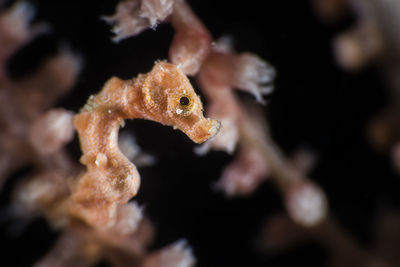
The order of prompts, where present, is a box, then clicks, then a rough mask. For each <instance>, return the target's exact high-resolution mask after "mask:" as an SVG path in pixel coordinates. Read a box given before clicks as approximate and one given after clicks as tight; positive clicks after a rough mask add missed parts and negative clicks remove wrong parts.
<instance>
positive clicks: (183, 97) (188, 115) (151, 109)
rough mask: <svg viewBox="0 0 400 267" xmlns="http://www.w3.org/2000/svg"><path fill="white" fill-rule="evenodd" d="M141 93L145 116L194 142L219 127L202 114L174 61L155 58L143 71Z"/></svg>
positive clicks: (183, 75) (192, 90) (187, 81)
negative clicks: (146, 113) (179, 132)
mask: <svg viewBox="0 0 400 267" xmlns="http://www.w3.org/2000/svg"><path fill="white" fill-rule="evenodd" d="M142 94H143V101H144V105H145V108H146V109H147V111H148V114H149V116H150V117H151V118H149V119H151V120H155V121H158V122H160V123H162V124H166V125H170V126H173V127H174V128H178V129H180V130H181V131H183V132H184V133H185V134H186V135H187V136H189V138H190V139H192V140H193V141H194V142H196V143H202V142H204V141H206V140H207V139H208V138H210V137H212V136H213V135H215V134H216V133H217V132H218V130H219V128H220V123H219V122H218V121H216V120H212V119H208V118H204V116H203V105H202V103H201V101H200V98H199V96H198V95H197V94H196V93H195V91H194V89H193V87H192V85H191V84H190V81H189V80H188V78H187V77H186V75H185V74H184V73H183V72H182V71H181V70H180V69H179V68H178V67H177V66H176V65H174V64H170V63H167V62H162V61H161V62H157V63H156V65H155V66H154V67H153V69H152V70H151V72H149V73H148V74H146V77H145V81H144V84H143V87H142Z"/></svg>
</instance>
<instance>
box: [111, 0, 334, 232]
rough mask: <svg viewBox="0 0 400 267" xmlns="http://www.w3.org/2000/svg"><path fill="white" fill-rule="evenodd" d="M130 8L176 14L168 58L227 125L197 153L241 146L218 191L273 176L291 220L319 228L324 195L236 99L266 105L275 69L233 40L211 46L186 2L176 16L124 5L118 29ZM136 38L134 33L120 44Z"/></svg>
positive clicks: (250, 187) (178, 2)
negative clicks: (246, 97)
mask: <svg viewBox="0 0 400 267" xmlns="http://www.w3.org/2000/svg"><path fill="white" fill-rule="evenodd" d="M129 2H131V3H133V2H134V3H136V4H137V5H139V2H140V3H141V4H142V5H144V4H146V5H152V8H153V9H155V10H159V9H163V8H164V9H165V10H166V9H168V10H169V11H168V12H171V14H170V15H169V16H168V17H167V18H166V19H165V21H166V22H170V23H171V24H172V26H173V28H174V30H175V36H174V39H173V41H172V44H171V47H170V50H169V57H170V59H171V61H172V62H173V63H175V64H177V65H178V66H179V67H180V68H181V69H182V71H183V72H184V73H186V74H188V75H196V78H197V79H198V81H199V84H200V86H201V89H202V91H203V92H204V94H205V95H206V97H207V99H208V100H209V106H208V108H207V114H208V116H211V117H213V118H216V119H218V120H219V121H221V123H222V129H221V131H220V133H219V135H217V136H216V137H215V138H213V139H211V140H210V141H209V142H208V143H206V144H204V145H203V147H201V148H199V149H197V152H199V153H201V154H204V153H205V152H207V151H208V150H209V149H216V150H224V151H227V152H228V153H233V151H234V150H235V148H236V146H237V144H239V152H238V153H239V155H238V157H237V158H236V160H235V161H234V162H233V163H232V164H231V165H229V166H228V167H227V168H226V169H225V170H224V172H223V175H222V179H221V181H220V182H219V183H218V184H217V187H218V188H220V189H222V190H223V191H224V192H225V193H227V194H228V195H235V194H249V193H251V192H253V191H254V190H255V189H256V188H257V186H258V185H259V184H260V183H261V181H263V180H264V179H265V178H266V177H267V176H272V177H274V180H275V181H276V184H277V185H278V187H279V188H280V189H281V190H282V192H283V194H284V197H285V202H286V206H287V209H288V212H289V213H290V214H291V216H292V218H293V219H294V220H295V221H296V222H298V223H300V224H303V225H307V226H311V225H315V224H317V223H319V222H320V221H321V220H322V219H323V218H324V216H325V213H326V209H327V204H326V198H325V195H324V193H323V192H322V190H321V189H319V187H317V186H316V185H314V183H312V182H311V180H309V179H308V178H306V177H304V175H303V174H301V173H299V172H297V171H296V170H295V169H294V168H292V167H291V166H290V164H289V161H288V160H286V159H285V158H284V157H283V155H282V152H281V151H280V150H279V149H278V148H277V146H276V145H275V144H274V143H273V142H272V140H271V138H270V136H269V134H268V129H267V127H263V125H265V123H264V121H263V119H262V116H258V115H255V113H254V112H253V110H251V111H249V110H248V108H247V107H246V105H244V104H243V103H241V102H240V101H239V100H238V99H237V96H236V95H235V94H234V89H238V90H243V91H246V92H248V93H250V94H252V95H253V96H254V97H255V98H256V100H257V101H258V102H260V103H265V102H264V99H263V95H266V94H268V93H270V92H272V90H273V87H272V81H273V79H274V78H275V70H274V68H273V67H272V66H270V65H269V64H268V63H266V62H265V61H263V60H262V59H260V58H259V57H258V56H256V55H254V54H251V53H236V52H235V51H234V50H233V48H232V46H231V41H230V39H228V38H222V40H220V41H218V42H215V43H214V44H212V42H211V40H212V38H211V34H210V33H209V32H208V30H207V29H206V27H205V26H204V25H203V24H202V22H201V21H200V19H199V18H198V17H197V16H196V15H195V14H194V13H193V11H192V10H191V9H190V7H189V5H188V4H187V3H186V1H184V0H175V1H174V6H173V9H172V11H170V5H161V4H160V3H161V2H162V1H160V2H159V4H157V5H156V4H155V2H157V1H146V0H142V1H139V0H130V1H125V2H122V3H121V4H120V5H119V6H118V8H117V14H116V15H115V16H114V18H115V19H114V21H113V22H114V23H116V25H118V27H121V25H123V24H124V23H126V21H129V20H128V17H129V16H128V17H127V16H122V13H121V10H120V9H119V8H120V7H121V6H122V5H125V4H127V3H129ZM165 10H164V11H165ZM160 12H161V11H160ZM125 14H126V13H125ZM138 14H139V13H135V14H133V15H132V14H131V15H130V18H131V20H132V21H135V20H137V18H138V16H139V17H140V16H141V15H138ZM122 17H123V18H124V20H122V19H121V18H122ZM141 30H142V29H141ZM114 32H115V31H114ZM137 33H138V32H137V31H131V32H130V33H126V34H124V35H122V36H121V38H127V37H129V36H134V35H136V34H137ZM117 38H118V33H117Z"/></svg>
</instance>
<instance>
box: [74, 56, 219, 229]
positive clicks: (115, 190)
mask: <svg viewBox="0 0 400 267" xmlns="http://www.w3.org/2000/svg"><path fill="white" fill-rule="evenodd" d="M134 118H141V119H148V120H152V121H156V122H159V123H161V124H165V125H170V126H173V127H175V128H178V129H180V130H182V131H183V132H184V133H185V134H187V135H188V136H189V138H191V139H192V140H193V141H194V142H196V143H201V142H204V141H206V140H207V139H208V138H210V137H211V136H213V135H215V134H216V133H217V132H218V130H219V122H217V121H215V120H211V119H206V118H204V116H203V107H202V104H201V102H200V99H199V97H198V96H197V95H196V93H195V92H194V90H193V88H192V86H191V84H190V82H189V80H188V79H187V77H186V76H185V75H184V74H183V72H182V71H181V70H180V69H179V68H178V67H177V66H175V65H173V64H170V63H166V62H158V63H156V65H155V66H154V68H153V69H152V71H151V72H149V73H147V74H141V75H139V76H138V77H137V78H136V79H133V80H127V81H122V80H120V79H118V78H116V77H113V78H111V79H110V80H109V81H108V82H107V83H106V84H105V86H104V88H103V90H102V91H101V92H100V93H99V94H97V95H96V96H91V97H90V98H89V101H88V103H87V104H86V105H85V106H84V108H83V109H82V111H81V112H80V113H79V114H78V115H76V116H75V117H74V125H75V128H76V129H77V131H78V135H79V139H80V142H81V148H82V151H83V156H82V158H81V162H82V163H83V164H84V165H86V166H87V172H86V173H85V174H83V175H82V176H81V178H80V179H79V181H78V182H77V184H76V187H75V188H74V189H73V194H72V197H71V203H70V209H69V210H70V212H71V214H73V215H74V216H76V217H78V218H80V219H82V220H84V221H86V222H87V223H88V224H90V225H92V226H94V227H98V228H107V227H111V226H113V225H114V224H115V220H116V210H117V206H118V205H121V204H125V203H127V202H128V200H129V199H130V198H132V197H133V196H135V195H136V193H137V191H138V188H139V185H140V179H139V173H138V172H137V170H136V167H135V166H134V165H133V164H132V163H131V162H130V161H129V160H128V159H127V158H126V157H125V156H124V155H123V154H122V153H121V151H120V150H119V147H118V131H119V127H120V125H121V124H122V123H124V119H134Z"/></svg>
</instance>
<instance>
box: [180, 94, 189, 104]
mask: <svg viewBox="0 0 400 267" xmlns="http://www.w3.org/2000/svg"><path fill="white" fill-rule="evenodd" d="M179 103H180V104H181V105H182V106H187V105H189V103H190V99H189V98H188V97H186V96H182V97H181V99H179Z"/></svg>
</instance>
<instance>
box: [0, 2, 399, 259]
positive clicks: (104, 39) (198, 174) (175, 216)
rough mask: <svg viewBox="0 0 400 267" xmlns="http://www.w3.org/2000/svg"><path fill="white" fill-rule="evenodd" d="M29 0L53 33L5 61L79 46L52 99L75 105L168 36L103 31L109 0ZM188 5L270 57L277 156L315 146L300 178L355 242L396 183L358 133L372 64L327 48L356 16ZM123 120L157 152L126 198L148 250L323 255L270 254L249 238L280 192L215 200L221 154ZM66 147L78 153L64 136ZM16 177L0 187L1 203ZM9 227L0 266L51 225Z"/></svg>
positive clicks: (17, 63) (29, 248)
mask: <svg viewBox="0 0 400 267" xmlns="http://www.w3.org/2000/svg"><path fill="white" fill-rule="evenodd" d="M30 2H31V3H33V4H34V5H35V6H36V9H37V16H36V18H35V21H41V22H48V23H49V24H50V25H51V26H52V28H53V31H52V32H51V33H49V34H46V35H43V36H41V37H38V38H36V39H35V40H33V42H32V43H30V44H29V45H27V46H26V47H24V48H23V49H22V50H21V51H20V52H18V54H16V55H15V56H14V57H13V58H12V59H11V61H10V63H9V69H10V72H11V75H13V76H14V77H16V78H20V77H23V75H24V74H26V73H28V72H29V71H30V70H32V69H34V68H35V67H36V66H37V65H38V64H39V63H40V60H42V59H43V58H44V57H46V56H48V55H51V54H54V53H55V52H56V51H57V47H58V46H59V45H68V46H70V47H71V49H72V50H73V51H75V52H77V53H78V54H80V55H81V56H82V58H83V62H84V68H83V71H82V73H81V75H80V78H79V80H78V82H77V84H76V86H75V88H74V90H73V91H72V92H71V93H69V94H68V95H67V96H66V97H64V98H63V99H61V101H60V102H59V103H58V106H62V107H65V108H67V109H71V110H74V111H78V109H79V108H80V107H81V106H82V105H83V104H84V103H85V102H86V99H87V97H88V96H89V95H90V94H92V93H95V92H97V91H99V90H100V88H101V87H102V85H103V83H104V82H105V81H106V80H107V79H108V78H109V77H111V76H113V75H116V76H118V77H121V78H124V79H128V78H131V77H134V76H136V75H137V74H138V73H139V72H147V71H148V70H150V68H151V67H152V65H153V62H154V61H155V60H157V59H165V58H167V53H168V47H169V44H170V42H171V40H172V36H173V31H172V28H171V27H170V26H169V25H160V26H159V27H158V28H157V30H156V31H153V30H148V31H146V32H144V33H142V34H141V35H139V36H137V37H134V38H130V39H128V40H125V41H122V42H120V43H119V44H115V43H113V42H111V41H110V37H111V36H112V34H111V32H110V27H109V26H108V25H106V23H105V22H103V21H101V20H100V17H101V16H102V15H111V14H112V13H113V12H114V8H115V6H116V3H117V1H103V0H101V1H68V0H58V1H30ZM189 3H190V4H191V6H192V7H193V9H194V11H195V12H196V14H197V15H198V16H199V17H200V18H201V19H202V20H203V22H204V24H205V25H206V26H207V27H208V28H209V29H210V31H211V33H212V34H213V36H214V38H218V37H220V36H222V35H225V34H229V35H231V36H233V38H234V40H235V47H236V49H237V50H238V51H241V52H242V51H251V52H254V53H256V54H258V55H260V56H261V57H262V58H264V59H266V60H267V61H269V62H270V63H272V64H273V65H274V66H275V67H276V70H277V73H278V76H277V79H276V82H275V92H274V93H273V95H271V96H269V97H268V99H269V104H268V106H267V107H266V108H265V113H266V115H267V116H268V118H269V122H270V125H271V131H272V134H273V137H274V139H275V141H276V142H277V143H278V144H279V145H280V147H281V148H282V149H283V150H284V151H285V152H286V153H287V154H290V153H291V152H293V151H294V150H296V149H297V148H299V147H301V146H307V147H309V148H311V149H313V150H314V151H315V152H316V153H317V154H318V162H317V164H316V166H315V168H314V169H313V171H312V172H311V173H310V177H311V178H312V179H314V180H315V181H317V183H319V184H320V185H321V186H322V187H323V188H324V190H325V191H326V193H327V195H328V198H329V203H330V208H331V212H332V213H333V214H334V215H335V216H336V217H337V218H338V219H339V221H340V223H341V224H342V226H343V227H344V228H345V229H347V230H348V231H350V233H351V234H352V235H353V236H354V238H355V239H356V240H357V241H358V242H360V243H361V244H363V245H365V246H367V245H368V244H369V242H370V239H371V231H372V226H373V225H372V224H373V218H374V216H375V214H376V212H377V211H378V210H379V209H380V208H381V207H382V206H385V207H386V206H389V207H394V208H396V207H397V206H398V204H399V198H398V196H397V195H398V194H397V190H398V188H399V185H400V183H399V177H398V175H397V174H396V173H395V171H394V169H393V167H392V166H391V163H390V159H389V157H388V155H386V154H378V153H377V152H375V151H373V150H372V148H371V146H370V144H369V142H368V140H367V137H366V127H367V126H368V123H369V121H370V119H371V117H372V116H373V115H374V114H376V113H377V112H378V111H379V110H380V109H381V108H383V107H384V106H385V105H386V102H387V99H386V88H385V86H384V83H383V82H382V81H381V80H380V77H379V75H378V74H377V68H374V67H370V68H368V69H365V70H363V71H361V72H358V73H346V72H344V71H343V70H341V69H340V68H339V67H338V66H337V64H336V63H335V59H334V55H333V53H332V47H331V41H332V38H333V37H334V36H335V35H337V34H338V33H340V32H342V31H344V30H346V29H347V28H348V27H349V26H350V25H352V23H354V20H355V19H356V18H354V17H352V16H351V15H349V16H347V17H346V18H345V19H344V21H343V22H342V23H340V24H335V25H327V24H324V23H322V22H321V21H320V20H319V18H318V17H317V16H316V15H315V12H314V11H313V10H312V6H311V5H310V2H308V1H289V0H275V1H256V0H247V1H227V0H226V1H212V0H202V1H200V0H198V1H194V0H191V1H189ZM241 97H243V98H248V97H247V96H245V95H243V94H241ZM203 99H204V98H203ZM254 103H255V102H254ZM126 128H127V129H128V130H131V131H132V132H134V133H135V135H136V136H137V139H138V142H139V144H140V145H141V147H142V148H143V149H144V150H145V151H147V152H149V153H152V154H153V155H155V156H156V157H157V161H158V162H157V164H156V165H155V166H153V167H147V168H143V169H140V173H141V177H142V186H141V189H140V192H139V194H138V196H137V197H136V200H137V201H138V202H139V203H140V204H142V205H144V206H145V213H146V215H148V217H149V218H150V219H151V220H152V221H153V222H154V224H155V226H156V228H157V235H156V239H155V241H154V243H153V246H152V248H154V249H156V248H160V247H162V246H165V245H167V244H170V243H172V242H174V241H176V240H177V239H180V238H186V239H187V240H188V242H189V243H190V245H191V246H192V248H193V251H194V254H195V255H196V257H197V259H198V266H292V264H293V263H297V264H299V265H300V266H323V265H324V263H326V261H327V258H326V252H325V251H324V250H323V249H322V248H321V247H319V246H318V244H316V243H306V244H304V245H302V246H297V247H295V248H292V249H290V250H288V251H287V252H283V253H278V254H269V253H265V252H262V251H260V250H259V249H258V248H257V246H256V243H257V242H256V241H257V237H258V236H259V233H260V232H259V231H260V228H261V226H262V225H263V223H264V222H265V220H266V219H268V218H269V217H271V216H273V215H274V214H276V213H279V212H281V211H282V210H283V207H282V202H281V196H280V195H279V193H278V192H277V191H276V189H275V188H274V186H273V185H272V184H271V183H269V182H265V183H264V184H263V185H262V186H261V187H260V188H259V189H258V190H257V191H256V192H255V193H254V194H253V195H252V196H251V197H248V198H234V199H227V198H226V197H224V196H223V195H222V194H221V193H219V192H215V191H213V190H212V187H211V186H212V184H213V183H214V182H215V181H216V180H217V179H218V177H219V175H220V174H221V171H222V170H223V168H224V166H225V165H226V164H227V163H229V162H230V161H231V160H232V157H231V156H228V155H226V154H224V153H219V152H211V153H209V154H208V155H207V156H205V157H198V156H196V155H195V154H194V153H193V148H194V146H195V145H194V144H192V143H191V142H190V140H189V139H188V138H187V137H186V136H185V135H184V134H182V133H180V132H177V131H174V130H173V129H172V128H168V127H163V126H160V125H157V124H155V123H152V122H147V121H128V122H127V126H126ZM68 149H69V150H70V151H71V153H73V155H74V157H75V159H76V160H78V158H79V155H80V154H79V146H78V142H77V140H76V138H75V140H74V142H73V143H72V144H71V145H69V146H68ZM25 171H29V168H28V169H27V170H25ZM16 177H18V175H17V174H16V175H14V178H13V179H11V180H10V181H9V182H8V183H7V184H6V186H5V189H4V190H3V192H2V194H1V196H0V199H1V205H2V206H3V207H5V206H7V205H8V198H9V195H10V192H11V189H12V187H13V185H14V184H15V182H16V181H17V178H16ZM0 216H1V215H0ZM12 227H18V222H8V223H2V224H1V235H0V242H1V254H0V255H1V260H0V261H1V263H0V265H1V266H30V265H32V264H33V263H34V262H36V261H37V260H38V259H39V258H41V257H42V256H43V255H44V254H45V253H46V252H47V251H48V250H49V249H50V248H51V247H52V245H53V244H54V242H55V240H56V239H57V236H58V235H59V234H58V233H55V232H53V231H52V230H51V229H50V228H49V227H48V225H47V224H46V222H45V221H44V220H41V219H38V220H35V221H34V222H32V223H31V224H29V225H28V226H26V228H25V229H24V231H23V232H22V234H21V235H19V236H14V235H12V234H10V228H12ZM101 265H102V266H103V265H104V266H107V265H106V264H105V263H101Z"/></svg>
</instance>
